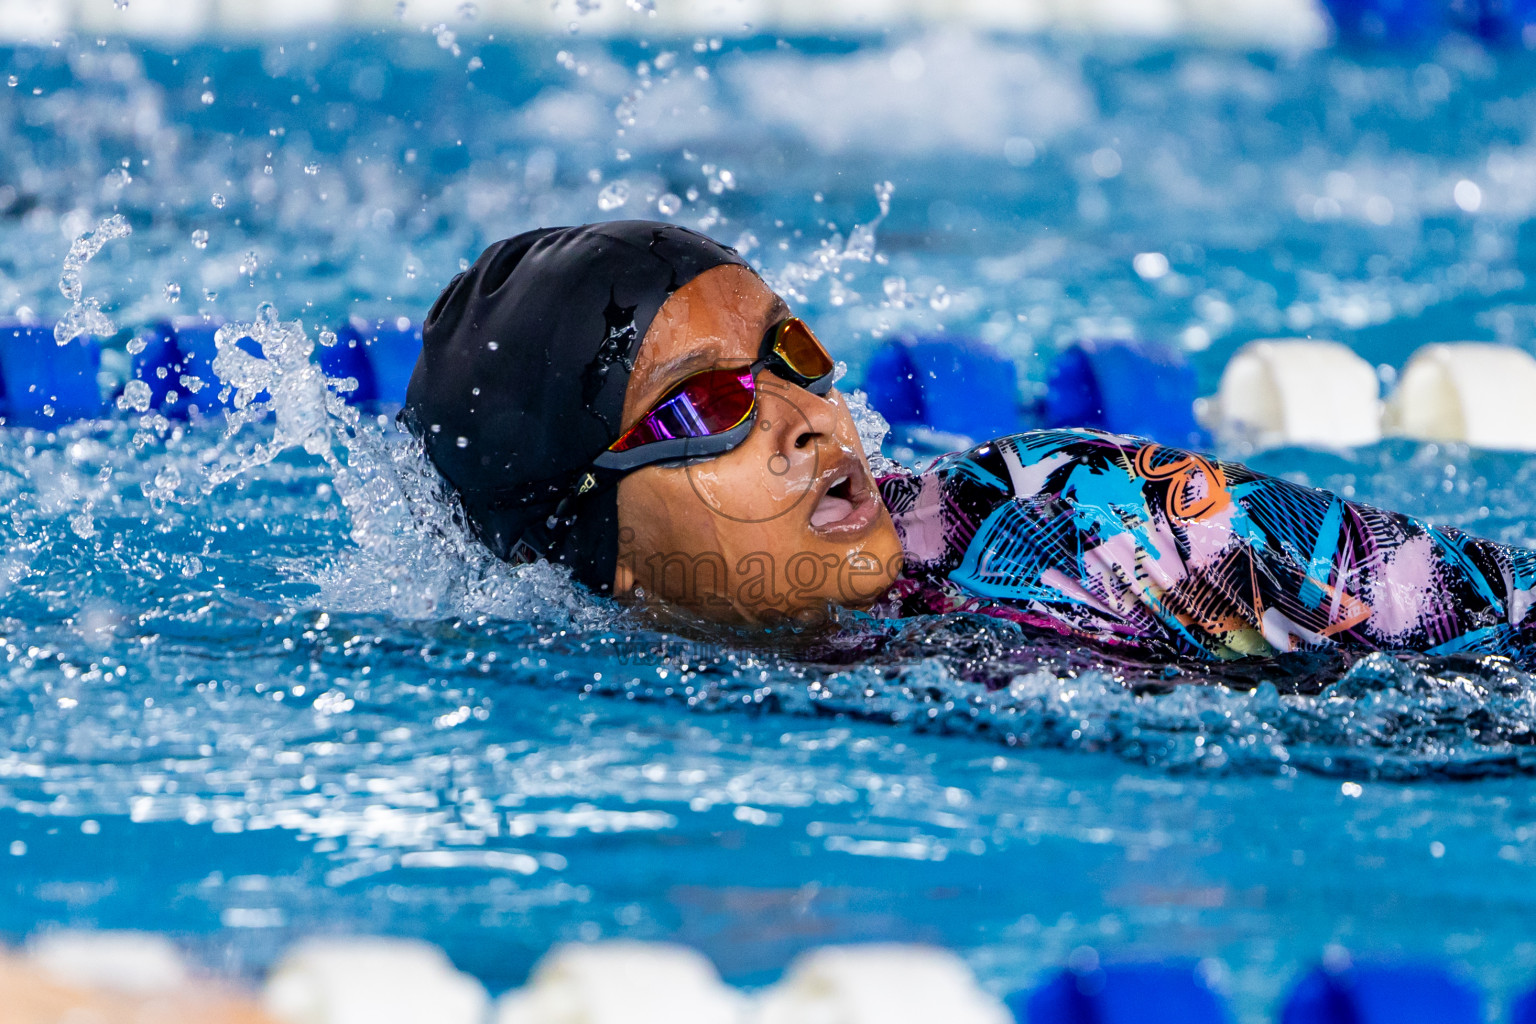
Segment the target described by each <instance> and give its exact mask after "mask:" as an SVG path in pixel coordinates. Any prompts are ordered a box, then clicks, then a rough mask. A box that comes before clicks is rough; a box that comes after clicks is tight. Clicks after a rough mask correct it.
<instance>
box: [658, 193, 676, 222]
mask: <svg viewBox="0 0 1536 1024" xmlns="http://www.w3.org/2000/svg"><path fill="white" fill-rule="evenodd" d="M682 208H683V199H682V197H681V196H678V195H674V194H673V193H671V192H668V193H666V194H664V195H663V196H662V197H661V198H660V199H658V200H656V209H658V210H660V211H661V213H662V215H663V216H666V217H671V216H673V215H674V214H676V213H677V211H678V210H681V209H682Z"/></svg>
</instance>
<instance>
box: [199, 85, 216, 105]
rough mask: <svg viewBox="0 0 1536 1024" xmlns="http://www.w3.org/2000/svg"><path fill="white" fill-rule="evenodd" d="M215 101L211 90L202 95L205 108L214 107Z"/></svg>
mask: <svg viewBox="0 0 1536 1024" xmlns="http://www.w3.org/2000/svg"><path fill="white" fill-rule="evenodd" d="M213 99H214V96H213V91H212V90H211V89H210V90H208V91H207V92H205V93H203V95H202V100H203V106H205V107H211V106H213Z"/></svg>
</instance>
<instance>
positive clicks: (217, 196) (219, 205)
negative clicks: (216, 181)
mask: <svg viewBox="0 0 1536 1024" xmlns="http://www.w3.org/2000/svg"><path fill="white" fill-rule="evenodd" d="M209 202H211V203H213V205H214V207H215V208H216V209H219V210H222V209H224V204H225V203H227V202H229V200H227V199H225V198H224V196H223V195H222V194H221V193H218V192H215V193H214V194H213V197H212V198H211V199H210V200H209Z"/></svg>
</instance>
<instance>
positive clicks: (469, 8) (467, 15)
mask: <svg viewBox="0 0 1536 1024" xmlns="http://www.w3.org/2000/svg"><path fill="white" fill-rule="evenodd" d="M479 13H480V7H479V5H477V4H475V3H474V2H473V0H464V3H462V4H459V17H461V18H463V19H464V20H465V21H474V20H475V18H476V16H478V15H479Z"/></svg>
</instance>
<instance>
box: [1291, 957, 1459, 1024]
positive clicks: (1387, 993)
mask: <svg viewBox="0 0 1536 1024" xmlns="http://www.w3.org/2000/svg"><path fill="white" fill-rule="evenodd" d="M1483 1020H1484V1017H1483V1007H1482V996H1481V995H1480V994H1479V993H1478V991H1477V990H1476V989H1475V988H1473V987H1472V986H1470V985H1468V984H1466V983H1465V982H1463V981H1461V980H1460V979H1459V978H1456V977H1454V976H1453V975H1451V974H1450V973H1448V972H1447V971H1445V970H1443V969H1441V968H1439V967H1435V966H1433V965H1414V964H1363V965H1356V966H1349V967H1345V968H1342V969H1337V970H1331V969H1329V968H1327V967H1319V968H1317V969H1316V970H1314V971H1312V972H1311V973H1310V974H1308V975H1306V976H1305V977H1304V978H1302V979H1301V981H1299V982H1297V983H1296V987H1295V988H1294V989H1293V990H1292V991H1291V995H1290V998H1289V999H1288V1000H1287V1001H1286V1003H1285V1008H1284V1010H1282V1011H1281V1014H1280V1024H1482V1021H1483Z"/></svg>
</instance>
